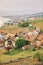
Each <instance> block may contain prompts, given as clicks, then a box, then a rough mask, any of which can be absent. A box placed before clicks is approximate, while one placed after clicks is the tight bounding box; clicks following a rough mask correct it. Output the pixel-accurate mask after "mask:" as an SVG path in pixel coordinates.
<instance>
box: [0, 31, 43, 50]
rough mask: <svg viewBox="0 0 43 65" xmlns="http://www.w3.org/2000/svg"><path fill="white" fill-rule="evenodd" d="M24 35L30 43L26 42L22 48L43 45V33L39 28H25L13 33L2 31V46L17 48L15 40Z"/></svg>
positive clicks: (0, 37)
mask: <svg viewBox="0 0 43 65" xmlns="http://www.w3.org/2000/svg"><path fill="white" fill-rule="evenodd" d="M20 36H22V37H24V38H25V40H27V41H28V42H29V43H30V44H26V45H25V46H23V47H22V49H28V48H30V46H32V47H38V48H40V47H43V33H40V31H38V30H32V31H29V30H25V31H22V32H19V33H15V34H11V33H4V32H0V47H8V46H9V45H10V47H11V48H16V46H15V41H16V40H17V39H18V38H19V37H20Z"/></svg>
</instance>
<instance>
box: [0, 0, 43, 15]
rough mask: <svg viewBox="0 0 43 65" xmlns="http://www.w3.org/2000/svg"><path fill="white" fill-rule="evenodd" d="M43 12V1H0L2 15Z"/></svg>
mask: <svg viewBox="0 0 43 65" xmlns="http://www.w3.org/2000/svg"><path fill="white" fill-rule="evenodd" d="M37 12H43V0H0V14H2V15H3V14H10V15H11V14H30V13H37Z"/></svg>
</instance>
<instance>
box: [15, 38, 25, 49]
mask: <svg viewBox="0 0 43 65" xmlns="http://www.w3.org/2000/svg"><path fill="white" fill-rule="evenodd" d="M25 44H26V40H25V39H23V38H19V39H18V40H16V42H15V45H16V47H17V48H21V47H22V46H24V45H25Z"/></svg>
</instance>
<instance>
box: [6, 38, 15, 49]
mask: <svg viewBox="0 0 43 65" xmlns="http://www.w3.org/2000/svg"><path fill="white" fill-rule="evenodd" d="M8 46H10V47H11V48H15V42H14V40H12V38H11V37H9V38H8V39H7V40H6V41H5V47H6V48H7V47H8Z"/></svg>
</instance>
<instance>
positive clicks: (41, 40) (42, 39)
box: [36, 33, 43, 47]
mask: <svg viewBox="0 0 43 65" xmlns="http://www.w3.org/2000/svg"><path fill="white" fill-rule="evenodd" d="M40 46H43V34H42V33H40V34H39V35H38V36H37V38H36V47H40Z"/></svg>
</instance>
